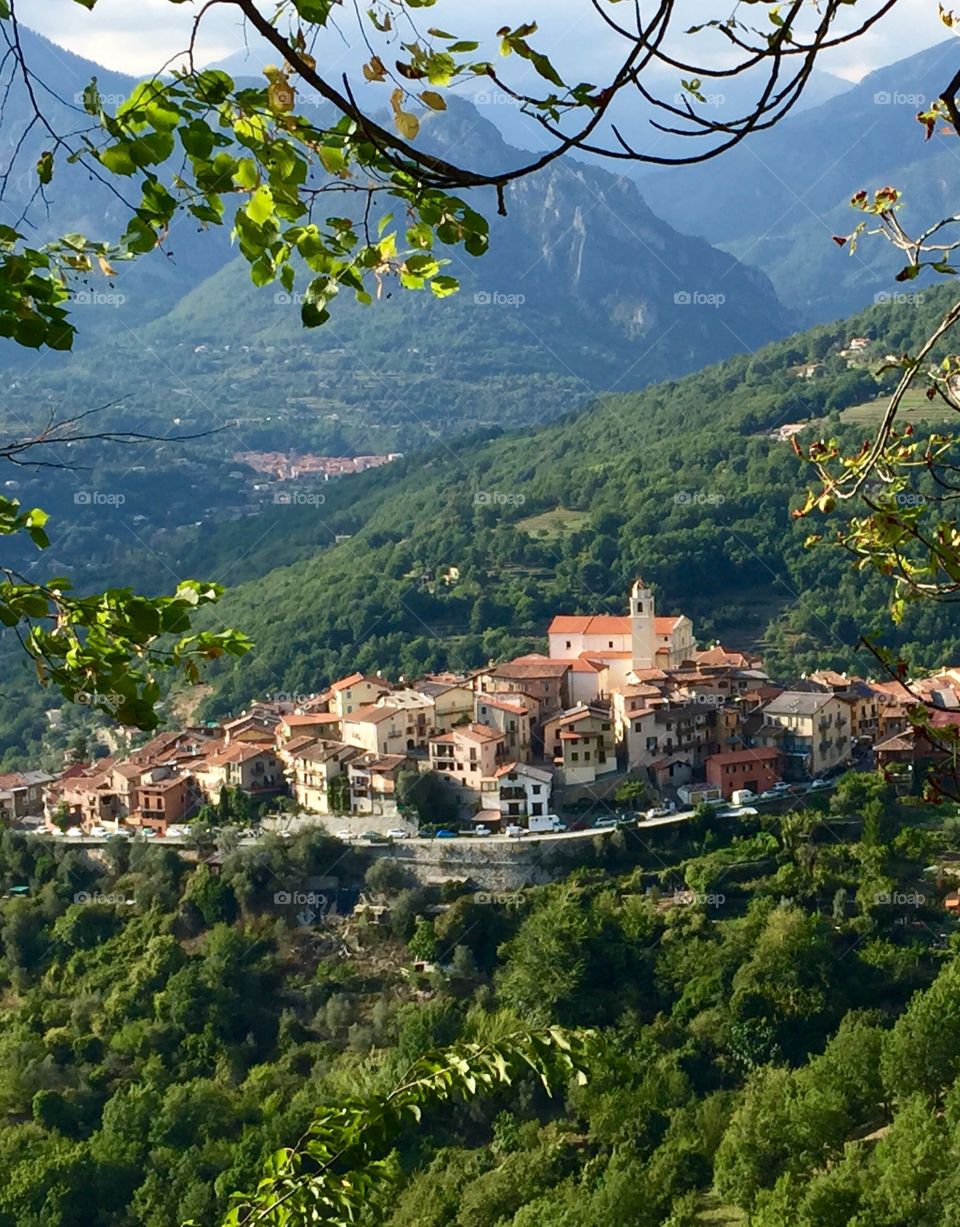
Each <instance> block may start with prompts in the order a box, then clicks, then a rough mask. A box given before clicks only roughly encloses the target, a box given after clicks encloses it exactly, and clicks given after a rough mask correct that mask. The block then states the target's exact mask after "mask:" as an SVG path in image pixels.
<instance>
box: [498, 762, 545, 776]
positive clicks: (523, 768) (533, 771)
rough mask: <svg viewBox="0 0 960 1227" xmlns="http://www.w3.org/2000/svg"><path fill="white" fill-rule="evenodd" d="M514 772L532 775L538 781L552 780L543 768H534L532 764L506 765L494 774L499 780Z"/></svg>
mask: <svg viewBox="0 0 960 1227" xmlns="http://www.w3.org/2000/svg"><path fill="white" fill-rule="evenodd" d="M513 771H517V772H519V773H520V774H521V775H532V776H534V777H535V778H536V779H543V780H549V779H550V778H551V773H550V772H549V771H544V769H543V768H542V767H533V766H531V765H530V763H504V765H503V766H502V767H498V768H497V770H496V771H495V772H494V773H493V778H494V779H495V780H499V779H501V778H502V777H503V776H505V775H510V773H511V772H513Z"/></svg>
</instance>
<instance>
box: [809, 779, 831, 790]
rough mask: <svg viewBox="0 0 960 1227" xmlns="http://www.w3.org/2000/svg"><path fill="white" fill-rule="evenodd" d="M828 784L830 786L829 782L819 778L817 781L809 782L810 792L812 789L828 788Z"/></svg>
mask: <svg viewBox="0 0 960 1227" xmlns="http://www.w3.org/2000/svg"><path fill="white" fill-rule="evenodd" d="M830 784H831V781H830V780H824V779H822V778H821V779H817V780H811V781H810V785H809V787H810V788H811V790H812V789H814V788H829V787H830Z"/></svg>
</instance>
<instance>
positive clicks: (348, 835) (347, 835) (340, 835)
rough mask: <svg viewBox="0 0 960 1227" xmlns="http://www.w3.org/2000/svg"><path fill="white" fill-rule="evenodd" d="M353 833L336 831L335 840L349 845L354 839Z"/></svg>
mask: <svg viewBox="0 0 960 1227" xmlns="http://www.w3.org/2000/svg"><path fill="white" fill-rule="evenodd" d="M356 838H357V837H356V835H355V834H354V833H353V831H337V839H342V840H343V841H344V843H349V841H350V840H351V839H356Z"/></svg>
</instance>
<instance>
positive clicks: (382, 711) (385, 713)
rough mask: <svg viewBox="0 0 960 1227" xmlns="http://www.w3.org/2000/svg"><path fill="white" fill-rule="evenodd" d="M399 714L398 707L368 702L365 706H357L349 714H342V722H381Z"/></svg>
mask: <svg viewBox="0 0 960 1227" xmlns="http://www.w3.org/2000/svg"><path fill="white" fill-rule="evenodd" d="M399 714H400V708H399V707H390V706H389V705H388V704H385V705H382V706H380V707H378V706H377V705H376V704H375V703H370V704H368V705H367V706H366V707H361V708H358V709H357V711H355V712H352V713H351V714H350V715H349V716H344V717H343V722H344V724H382V723H383V722H384V720H389V719H391V718H392V717H395V716H398V715H399Z"/></svg>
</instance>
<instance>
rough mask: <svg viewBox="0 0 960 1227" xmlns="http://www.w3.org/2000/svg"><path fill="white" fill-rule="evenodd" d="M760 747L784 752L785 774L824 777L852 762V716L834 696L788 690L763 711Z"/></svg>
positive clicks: (845, 706)
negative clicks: (771, 747)
mask: <svg viewBox="0 0 960 1227" xmlns="http://www.w3.org/2000/svg"><path fill="white" fill-rule="evenodd" d="M763 720H764V723H763V726H762V727H761V729H760V730H759V732H758V734H757V735H756V737H755V740H756V742H757V743H758V744H759V745H764V746H773V747H775V748H777V749H778V750H780V752H781V754H782V755H783V762H784V765H785V770H784V774H785V775H788V776H793V777H802V776H822V775H825V774H826V773H827V772H828V771H831V770H832V769H833V768H834V767H837V766H839V765H840V764H841V763H845V762H847V761H848V760H849V758H850V752H851V751H850V743H851V739H850V713H849V708H848V706H847V704H846V703H844V702H843V701H842V700H841V699H839V698H837V696H836V695H834V694H825V693H821V692H818V691H807V690H785V691H784V692H783V694H781V695H778V696H777V698H775V699H771V700H770V702H769V703H767V704H766V705H765V706H764V708H763Z"/></svg>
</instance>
